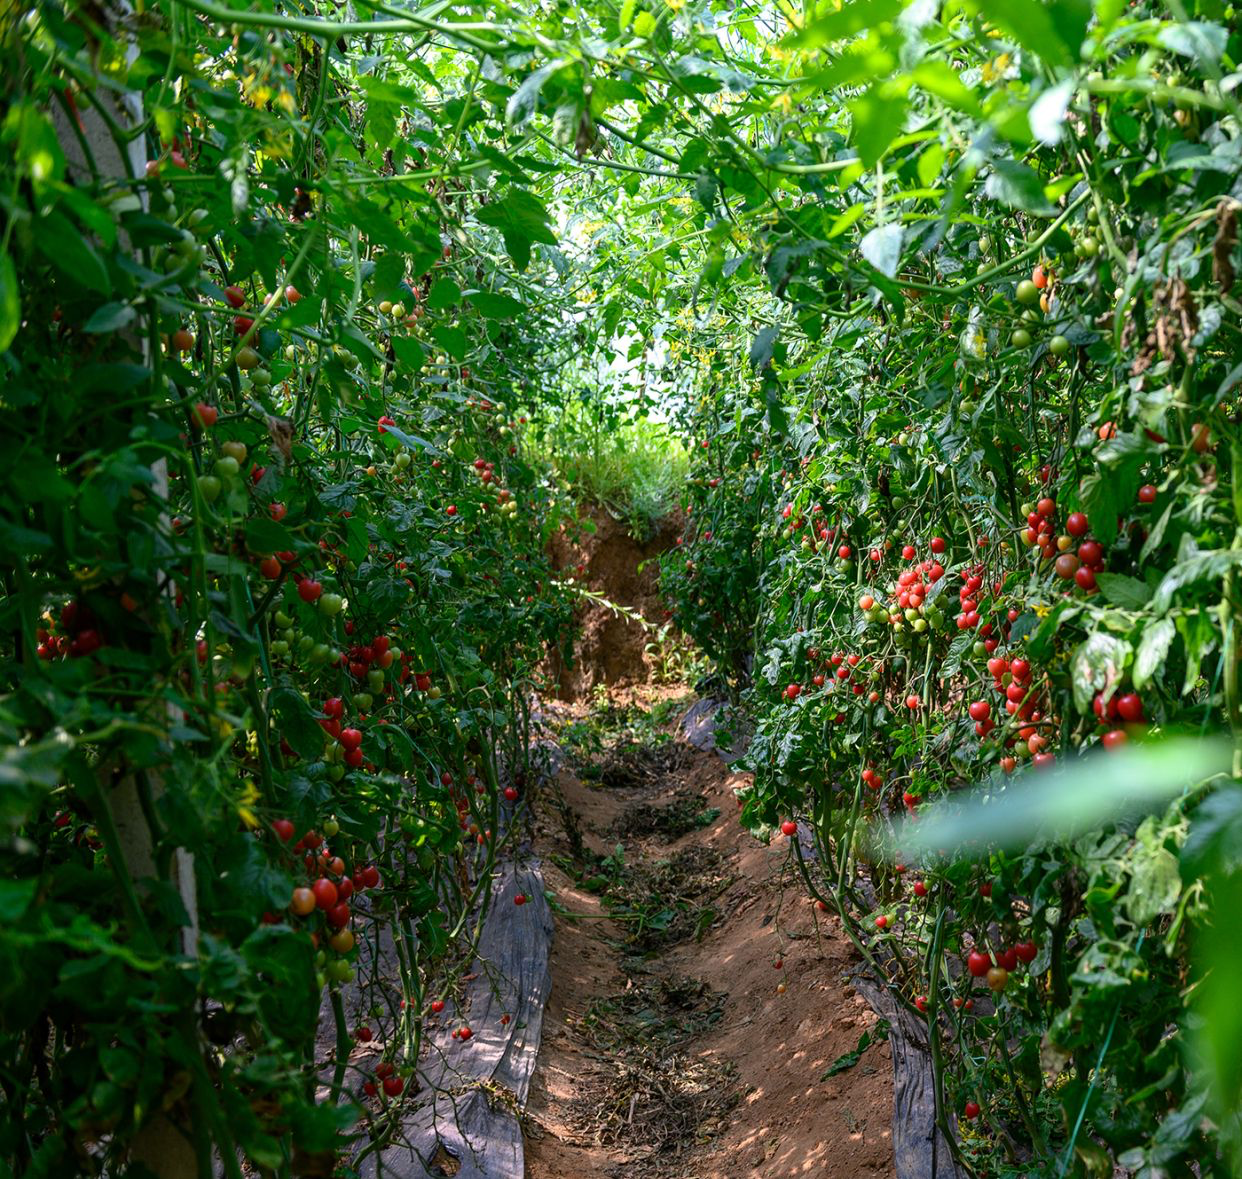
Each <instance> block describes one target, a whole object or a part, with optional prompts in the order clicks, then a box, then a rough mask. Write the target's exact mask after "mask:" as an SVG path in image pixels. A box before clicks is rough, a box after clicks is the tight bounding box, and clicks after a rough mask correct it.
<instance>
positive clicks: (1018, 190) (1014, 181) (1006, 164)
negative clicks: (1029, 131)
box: [984, 160, 1056, 217]
mask: <svg viewBox="0 0 1242 1179" xmlns="http://www.w3.org/2000/svg"><path fill="white" fill-rule="evenodd" d="M984 192H985V193H986V194H987V195H988V196H989V197H991V198H992V200H994V201H999V202H1000V203H1001V204H1003V205H1007V206H1008V207H1009V208H1011V209H1017V210H1019V211H1020V212H1023V213H1037V214H1039V215H1040V216H1043V217H1051V216H1052V214H1053V213H1055V212H1056V210H1055V209H1054V208H1053V207H1052V205H1051V204H1049V202H1048V198H1047V197H1046V196H1045V195H1044V182H1043V181H1042V180H1041V179H1040V178H1039V174H1038V173H1037V172H1034V171H1033V170H1032V169H1030V168H1028V167H1027V166H1026V165H1025V164H1020V163H1018V161H1017V160H993V161H992V174H991V175H990V176H989V177H988V178H987V182H986V183H985V184H984Z"/></svg>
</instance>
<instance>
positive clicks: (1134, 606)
mask: <svg viewBox="0 0 1242 1179" xmlns="http://www.w3.org/2000/svg"><path fill="white" fill-rule="evenodd" d="M1095 582H1096V585H1098V586H1099V587H1100V593H1101V594H1102V595H1103V597H1104V600H1105V601H1106V602H1108V603H1109V604H1110V605H1113V606H1121V607H1122V608H1123V609H1125V610H1141V609H1142V608H1143V607H1144V606H1146V605H1147V603H1148V602H1149V601H1150V600H1151V587H1150V586H1149V585H1148V584H1147V583H1146V582H1145V581H1139V580H1138V578H1136V577H1127V576H1126V575H1125V574H1124V573H1097V574H1096V576H1095Z"/></svg>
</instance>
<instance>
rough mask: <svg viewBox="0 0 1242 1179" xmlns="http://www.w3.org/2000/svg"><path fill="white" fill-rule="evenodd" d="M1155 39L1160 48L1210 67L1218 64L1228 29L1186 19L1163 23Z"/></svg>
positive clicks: (1222, 54) (1226, 41) (1223, 49)
mask: <svg viewBox="0 0 1242 1179" xmlns="http://www.w3.org/2000/svg"><path fill="white" fill-rule="evenodd" d="M1157 41H1158V42H1159V44H1160V46H1161V47H1162V48H1164V49H1168V50H1170V51H1171V52H1173V53H1178V54H1181V56H1183V57H1193V58H1197V59H1198V62H1199V64H1200V65H1201V66H1203V67H1205V68H1207V69H1212V68H1214V67H1216V66H1219V65H1220V59H1221V58H1222V57H1223V56H1224V53H1225V46H1226V45H1227V44H1228V41H1229V31H1228V30H1227V29H1225V28H1222V27H1221V26H1220V25H1214V24H1210V23H1208V22H1207V21H1198V20H1188V21H1184V22H1178V23H1176V24H1174V23H1170V24H1167V25H1165V26H1164V28H1163V29H1161V30H1160V35H1159V37H1158V38H1157Z"/></svg>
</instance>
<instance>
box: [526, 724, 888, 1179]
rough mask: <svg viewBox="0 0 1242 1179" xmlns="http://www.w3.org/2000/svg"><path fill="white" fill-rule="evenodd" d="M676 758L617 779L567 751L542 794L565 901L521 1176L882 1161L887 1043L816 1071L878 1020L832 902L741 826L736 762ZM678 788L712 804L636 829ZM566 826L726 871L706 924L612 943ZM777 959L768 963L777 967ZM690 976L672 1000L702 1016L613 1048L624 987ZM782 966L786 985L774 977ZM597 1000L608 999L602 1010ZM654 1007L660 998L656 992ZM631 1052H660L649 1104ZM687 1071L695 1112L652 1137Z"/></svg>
mask: <svg viewBox="0 0 1242 1179" xmlns="http://www.w3.org/2000/svg"><path fill="white" fill-rule="evenodd" d="M555 711H556V712H557V713H559V714H560V715H561V717H562V718H564V717H566V716H569V717H574V716H576V717H578V718H581V717H582V716H583V712H582V709H581V708H569V707H566V706H556V708H555ZM671 760H672V761H673V762H674V764H673V766H672V767H671V769H669V771H668V772H663V771H662V772H658V773H655V774H652V775H649V776H648V778H647V780H646V781H645V782H643V783H641V784H639V785H628V786H620V785H603V784H600V783H594V782H585V781H583V779H582V778H581V777H580V776H579V775H578V774H577V773H575V772H574V771H573V770H571V769H569V768H565V769H562V770H561V771H560V773H559V775H558V777H557V780H556V783H555V789H554V790H551V791H549V793H548V794H547V795H545V797H543V798H542V800H541V803H540V807H539V810H540V821H539V826H538V830H537V836H536V842H537V850H538V851H539V852H540V853H541V854H542V857H543V863H544V871H545V880H546V883H547V887H548V890H549V892H550V894H552V895H553V897H554V902H555V903H554V910H555V909H556V908H557V907H558V906H560V907H562V908H563V909H564V910H565V912H564V913H560V912H557V913H556V932H555V940H554V943H553V951H552V980H553V982H552V993H551V1000H550V1003H549V1005H548V1009H547V1016H546V1019H545V1023H544V1033H543V1044H542V1048H541V1051H540V1055H539V1063H538V1065H537V1068H536V1071H535V1076H534V1080H533V1084H532V1089H531V1096H530V1102H529V1105H528V1108H527V1110H526V1117H525V1128H526V1133H527V1144H526V1160H527V1161H526V1173H527V1176H528V1177H529V1179H583V1177H586V1176H607V1177H620V1176H625V1177H627V1179H628V1177H630V1176H633V1177H635V1179H642V1177H644V1176H662V1177H666V1179H750V1177H754V1179H760V1177H765V1179H769V1177H770V1179H777V1177H780V1179H786V1177H790V1176H802V1175H807V1176H811V1175H813V1176H816V1177H817V1179H858V1177H860V1176H864V1177H865V1176H880V1175H891V1174H892V1173H893V1150H892V1138H891V1121H892V1109H893V1103H892V1076H891V1065H890V1058H889V1050H888V1045H887V1044H885V1043H881V1044H879V1045H876V1046H874V1047H871V1048H869V1049H868V1050H867V1051H866V1052H865V1053H864V1055H863V1057H862V1059H861V1061H860V1063H859V1064H857V1065H856V1066H855V1067H854V1068H852V1069H850V1070H848V1071H845V1072H843V1073H840V1074H838V1075H837V1076H834V1077H831V1078H829V1079H827V1080H820V1078H821V1076H822V1075H823V1073H824V1071H825V1069H826V1068H827V1067H828V1066H829V1065H830V1064H831V1063H832V1062H833V1061H835V1060H836V1059H837V1058H839V1057H841V1056H842V1055H844V1054H846V1053H848V1052H851V1051H853V1050H854V1049H855V1047H856V1046H857V1043H858V1040H859V1036H860V1035H861V1034H862V1032H863V1031H864V1030H865V1029H867V1028H869V1027H872V1026H874V1024H875V1016H874V1015H873V1014H872V1012H871V1011H870V1009H869V1008H868V1007H866V1005H865V1004H864V1002H863V1000H862V999H861V998H860V997H859V996H858V995H856V994H855V993H854V991H853V988H852V987H851V986H850V984H849V982H848V979H847V977H846V976H847V975H848V973H849V971H850V970H851V969H852V968H853V967H854V966H855V965H856V963H857V958H856V955H855V952H854V950H853V948H852V946H851V945H850V943H849V941H848V940H847V939H846V937H845V936H844V934H843V933H842V932H841V929H840V927H839V924H838V922H837V921H836V919H835V918H833V917H831V916H829V915H827V914H824V913H820V912H818V911H817V910H816V909H815V908H814V906H813V905H811V904H810V902H809V901H808V900H807V898H806V897H805V895H804V894H803V893H802V892H801V891H800V889H799V888H798V887H797V881H796V880H795V878H794V876H793V874H792V872H791V870H790V866H789V857H788V847H787V844H786V841H785V840H783V839H781V840H779V841H777V842H776V843H774V844H773V845H772V846H770V847H769V846H765V845H763V844H761V843H759V842H757V841H756V840H755V839H753V838H752V837H751V836H749V835H748V834H746V833H745V832H744V831H743V830H742V829H741V827H740V826H739V825H738V823H737V819H736V803H735V800H734V796H733V789H734V787H735V786H737V785H740V784H742V783H744V782H745V777H744V776H743V775H737V774H733V773H731V772H730V771H729V770H728V769H727V767H726V766H725V764H724V763H723V762H722V761H721V760H720V758H719V757H717V756H716V755H715V754H710V753H703V752H700V751H698V750H693V749H690V748H689V747H687V746H682V747H681V748H680V750H679V752H678V753H677V754H676V756H675V757H673V758H672V759H671ZM558 793H559V796H560V800H563V803H562V802H561V801H560V800H558V799H557V797H556V795H557V794H558ZM678 799H683V800H685V799H688V800H689V801H688V803H687V805H688V806H689V807H690V808H691V809H692V810H693V809H694V808H695V807H698V806H699V805H701V807H702V808H718V809H719V812H720V813H719V815H718V816H717V817H716V818H715V819H714V820H712V821H710V822H709V823H708V824H707V825H704V826H702V827H699V828H697V829H693V830H690V831H689V832H688V833H686V834H682V835H680V837H679V838H676V839H672V840H669V839H668V838H667V837H666V834H664V833H660V832H658V831H655V832H644V830H643V827H642V824H641V823H639V824H638V828H637V830H636V829H635V824H634V822H633V820H634V818H635V816H639V817H640V818H641V817H642V816H643V815H648V816H649V815H650V814H652V813H656V812H653V811H651V810H650V809H646V808H649V807H651V806H655V807H663V806H666V805H667V804H669V803H672V802H675V801H677V800H678ZM699 799H701V803H700V802H699V801H698V800H699ZM636 808H637V809H636ZM660 813H663V812H660ZM618 824H620V826H618ZM575 827H576V828H578V829H579V830H580V832H581V838H582V846H583V847H585V848H586V849H588V850H589V851H593V852H595V853H597V854H598V855H608V854H610V853H612V852H613V851H614V849H615V847H616V845H617V843H618V842H621V843H623V844H624V848H625V863H626V864H627V865H637V866H638V868H639V871H640V872H642V871H649V870H650V869H651V867H652V865H655V864H657V863H659V862H661V861H669V860H670V859H674V860H676V859H677V858H678V857H681V858H682V859H685V860H686V862H688V863H698V862H699V861H700V860H703V861H704V862H705V863H706V866H707V868H708V872H707V875H708V876H709V877H714V878H717V879H718V880H719V882H720V884H721V885H723V887H722V888H721V889H720V891H719V892H718V893H717V894H716V895H714V896H709V897H707V898H706V899H705V900H704V901H703V904H705V905H707V906H710V907H711V908H712V909H714V910H715V911H716V913H717V916H716V918H715V920H714V921H712V922H711V924H710V926H709V927H708V928H707V929H706V932H705V933H704V934H703V936H702V937H701V940H697V941H696V940H695V938H694V936H693V935H691V936H687V937H682V938H679V939H674V940H673V941H672V942H671V943H669V944H662V943H660V942H658V941H657V943H656V944H655V946H654V948H652V947H651V946H650V945H648V946H647V950H648V952H647V954H646V956H640V955H636V954H634V953H633V946H632V945H631V946H630V947H627V946H626V945H625V944H624V943H625V942H626V938H627V936H629V935H632V934H633V933H634V925H633V923H632V922H626V923H622V922H619V921H616V920H613V919H612V918H611V917H610V916H609V911H608V909H607V908H606V907H605V905H604V904H603V902H602V901H601V898H600V896H599V895H597V892H596V891H593V890H590V889H588V888H587V887H584V884H583V878H582V876H581V874H580V873H578V871H577V869H576V868H575V866H574V865H573V864H572V863H570V862H569V861H570V860H571V859H572V857H573V847H572V841H571V839H570V837H569V835H568V833H567V832H568V831H570V830H572V829H574V828H575ZM553 857H557V858H559V859H560V860H561V863H560V864H558V863H555V862H554V861H553ZM565 867H568V868H569V869H570V872H573V873H575V874H574V875H571V874H570V873H567V872H566V870H565ZM589 874H590V873H589V872H588V873H587V874H586V875H587V876H589ZM636 899H642V898H641V897H639V898H636ZM777 960H780V961H781V962H782V963H783V965H782V967H781V968H780V969H776V968H774V962H776V961H777ZM685 980H701V983H702V984H704V985H703V987H702V988H701V992H702V997H701V1000H700V1001H699V1002H698V1003H697V1004H696V1003H694V1002H691V1003H690V1004H689V1005H688V1007H687V1010H686V1012H685V1014H684V1018H685V1019H686V1020H690V1021H697V1022H693V1023H692V1025H686V1026H692V1030H691V1031H690V1033H689V1034H688V1035H687V1037H686V1039H685V1042H684V1043H681V1044H676V1045H674V1046H673V1047H671V1048H669V1049H659V1050H657V1049H656V1048H655V1047H654V1046H650V1047H644V1048H633V1047H631V1048H630V1049H628V1050H627V1049H626V1048H624V1047H622V1048H621V1049H620V1050H612V1049H610V1047H609V1044H608V1039H609V1036H610V1035H611V1032H612V1025H611V1020H612V1015H610V1012H611V1013H614V1014H615V1012H616V1010H617V1008H618V1005H621V1006H624V1004H625V1001H626V999H627V996H628V997H630V998H632V997H633V995H634V992H635V988H642V987H652V988H654V993H656V994H657V995H658V994H661V993H664V992H661V990H660V988H661V987H667V986H669V985H673V986H674V987H676V986H679V985H680V986H683V987H684V981H685ZM781 982H784V983H785V985H786V987H787V990H786V992H785V993H783V994H781V993H778V990H777V986H778V984H779V983H781ZM640 993H641V992H640ZM601 1001H611V1004H610V1005H607V1006H605V1007H604V1009H603V1010H604V1014H603V1016H602V1018H601V1017H600V1016H599V1010H600V1002H601ZM639 1006H640V1007H641V1006H642V1004H639ZM717 1008H718V1010H719V1015H718V1017H717V1018H716V1020H715V1022H712V1021H711V1020H710V1019H706V1020H705V1019H704V1018H703V1012H704V1010H708V1009H717ZM592 1015H595V1016H596V1017H597V1018H596V1019H594V1020H592V1019H591V1018H590V1017H591V1016H592ZM655 1015H656V1017H657V1018H658V1017H659V1016H660V1015H661V1012H660V1010H659V1008H658V1007H657V1008H656V1010H655ZM681 1018H682V1014H681V1013H680V1009H679V1010H678V1011H675V1012H673V1015H672V1026H674V1027H676V1026H677V1020H678V1019H681ZM644 1051H646V1052H648V1053H650V1054H651V1056H652V1058H653V1059H656V1060H659V1059H661V1058H664V1059H666V1060H668V1061H670V1062H671V1067H670V1068H669V1069H668V1071H667V1073H666V1074H664V1075H662V1077H661V1078H660V1084H661V1085H662V1086H663V1087H664V1094H663V1096H660V1095H657V1097H656V1099H655V1103H654V1105H652V1104H651V1103H649V1102H648V1101H647V1100H646V1098H644V1097H643V1096H642V1095H641V1094H640V1095H639V1096H638V1097H635V1086H636V1085H637V1083H636V1082H632V1077H633V1074H634V1068H635V1066H636V1064H637V1062H638V1058H639V1057H640V1056H642V1055H643V1052H644ZM700 1074H702V1075H703V1076H704V1077H707V1078H708V1079H709V1081H710V1080H712V1079H713V1078H714V1087H712V1085H709V1089H708V1097H707V1099H706V1100H705V1101H704V1105H705V1108H704V1109H703V1111H702V1115H701V1117H699V1118H698V1119H697V1121H693V1120H692V1124H690V1125H689V1126H688V1128H687V1129H686V1130H685V1132H684V1133H682V1134H680V1135H679V1136H676V1137H674V1138H673V1139H672V1140H664V1141H660V1142H659V1143H658V1146H657V1148H656V1149H654V1150H653V1148H652V1146H651V1145H650V1144H651V1141H652V1135H651V1133H650V1132H649V1131H650V1129H651V1125H652V1124H653V1123H654V1124H655V1125H656V1126H657V1131H658V1126H659V1122H660V1118H661V1117H662V1116H665V1115H666V1114H667V1116H669V1117H672V1116H673V1115H674V1114H679V1115H680V1116H681V1117H682V1120H683V1121H684V1110H683V1109H682V1107H681V1106H680V1105H679V1104H678V1102H679V1094H681V1093H682V1090H683V1089H684V1087H685V1085H686V1084H689V1083H691V1082H693V1081H694V1079H695V1078H696V1077H699V1075H700ZM627 1076H628V1077H630V1078H631V1082H632V1083H631V1087H630V1089H629V1090H628V1091H627V1089H626V1086H625V1079H626V1077H627ZM638 1087H639V1088H641V1086H638ZM627 1093H628V1102H627ZM601 1125H604V1127H605V1129H604V1132H603V1133H602V1135H601V1133H600V1126H601ZM601 1137H602V1138H604V1139H607V1140H606V1141H601V1140H600V1138H601ZM656 1137H657V1138H658V1137H659V1135H658V1133H657V1134H656Z"/></svg>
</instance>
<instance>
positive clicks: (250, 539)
mask: <svg viewBox="0 0 1242 1179" xmlns="http://www.w3.org/2000/svg"><path fill="white" fill-rule="evenodd" d="M246 545H247V547H248V548H249V549H250V551H251V552H253V553H264V554H266V553H283V552H287V551H291V550H292V549H293V547H294V541H293V533H291V532H290V531H289V529H288V528H286V527H285V526H284V525H283V524H281V523H278V522H277V521H276V520H272V519H269V518H268V517H266V516H255V517H254V518H253V519H251V520H247V521H246Z"/></svg>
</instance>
